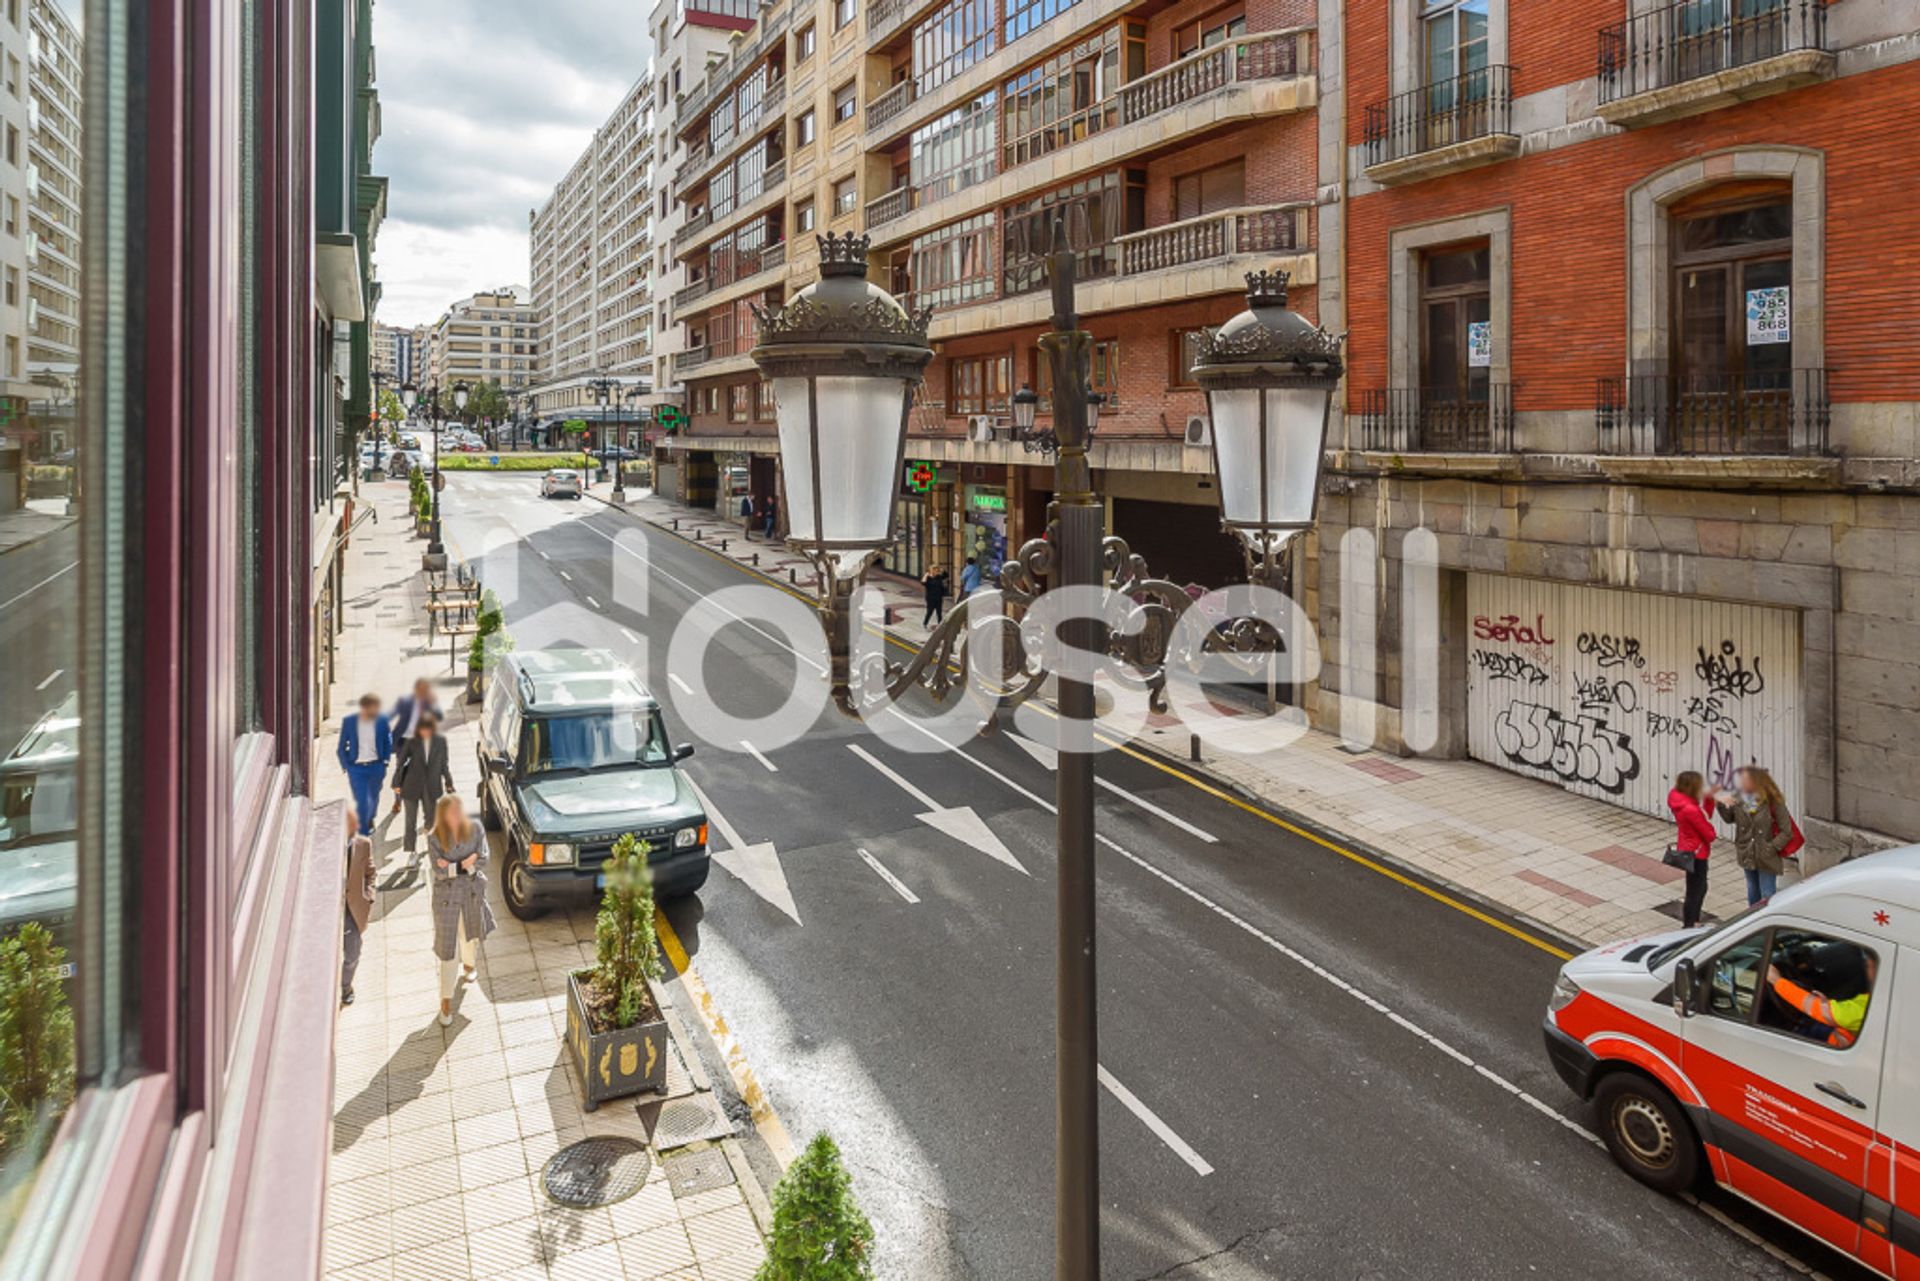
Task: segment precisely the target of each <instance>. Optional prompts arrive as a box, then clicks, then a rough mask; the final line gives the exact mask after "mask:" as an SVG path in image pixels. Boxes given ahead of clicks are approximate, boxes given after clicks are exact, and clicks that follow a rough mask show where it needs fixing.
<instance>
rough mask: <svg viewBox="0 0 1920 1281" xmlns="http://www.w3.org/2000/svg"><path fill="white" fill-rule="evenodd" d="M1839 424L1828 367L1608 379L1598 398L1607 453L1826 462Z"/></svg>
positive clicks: (1599, 388)
mask: <svg viewBox="0 0 1920 1281" xmlns="http://www.w3.org/2000/svg"><path fill="white" fill-rule="evenodd" d="M1831 420H1832V406H1831V404H1830V402H1829V401H1828V399H1827V371H1826V370H1824V369H1791V370H1780V371H1777V372H1768V373H1722V374H1687V375H1673V374H1646V375H1637V376H1634V377H1628V378H1603V379H1601V380H1600V381H1599V384H1598V386H1597V387H1596V388H1595V393H1594V426H1595V428H1596V430H1597V432H1598V435H1599V447H1600V452H1601V453H1603V454H1632V455H1656V456H1662V457H1673V456H1676V455H1681V456H1687V455H1692V456H1701V455H1710V456H1721V457H1725V456H1734V457H1806V456H1822V455H1826V454H1829V453H1831V452H1832V451H1831V450H1830V449H1829V447H1828V443H1827V429H1828V426H1829V424H1830V423H1831Z"/></svg>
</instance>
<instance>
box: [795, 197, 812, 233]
mask: <svg viewBox="0 0 1920 1281" xmlns="http://www.w3.org/2000/svg"><path fill="white" fill-rule="evenodd" d="M813 225H814V212H813V201H812V200H802V201H800V202H799V203H798V204H796V205H794V207H793V229H794V230H795V231H812V230H813Z"/></svg>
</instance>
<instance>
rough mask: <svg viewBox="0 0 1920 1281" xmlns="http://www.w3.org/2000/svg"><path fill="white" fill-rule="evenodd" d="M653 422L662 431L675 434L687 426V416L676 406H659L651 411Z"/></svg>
mask: <svg viewBox="0 0 1920 1281" xmlns="http://www.w3.org/2000/svg"><path fill="white" fill-rule="evenodd" d="M653 421H655V422H656V423H659V424H660V427H661V429H662V430H663V431H668V432H676V431H679V430H680V429H681V428H682V427H685V426H686V425H687V414H686V411H685V410H683V409H681V408H680V407H679V406H678V405H661V406H660V407H659V408H657V409H655V410H654V411H653Z"/></svg>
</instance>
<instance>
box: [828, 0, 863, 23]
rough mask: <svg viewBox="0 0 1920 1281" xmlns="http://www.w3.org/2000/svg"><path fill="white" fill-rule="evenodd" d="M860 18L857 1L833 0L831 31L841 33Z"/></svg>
mask: <svg viewBox="0 0 1920 1281" xmlns="http://www.w3.org/2000/svg"><path fill="white" fill-rule="evenodd" d="M859 16H860V3H859V0H833V29H834V30H835V31H843V30H845V29H846V28H847V26H848V25H849V24H850V23H852V22H853V20H854V19H855V18H857V17H859Z"/></svg>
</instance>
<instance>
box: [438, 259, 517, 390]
mask: <svg viewBox="0 0 1920 1281" xmlns="http://www.w3.org/2000/svg"><path fill="white" fill-rule="evenodd" d="M540 346H541V338H540V325H539V317H538V312H537V311H536V309H535V307H534V305H533V303H532V302H531V301H530V300H529V298H528V294H527V290H526V289H525V288H524V287H523V286H520V285H508V286H503V287H502V288H499V289H493V290H489V291H487V292H484V293H477V294H474V295H472V296H471V297H468V298H462V299H461V300H460V301H459V302H457V303H455V304H453V306H451V307H449V308H448V309H447V311H446V314H445V315H443V316H441V317H440V319H439V320H437V321H435V322H434V324H433V326H432V328H431V329H430V330H429V332H428V335H427V343H426V359H425V368H424V378H425V383H424V384H423V386H437V387H440V388H441V389H442V390H447V389H450V388H452V386H453V385H454V384H455V383H457V382H467V383H481V382H492V383H498V384H499V385H500V386H501V388H502V389H504V390H506V391H509V392H519V391H524V390H525V389H526V388H527V387H528V386H529V385H530V384H531V382H532V380H533V371H534V369H535V367H536V363H537V361H538V359H539V349H540Z"/></svg>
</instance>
